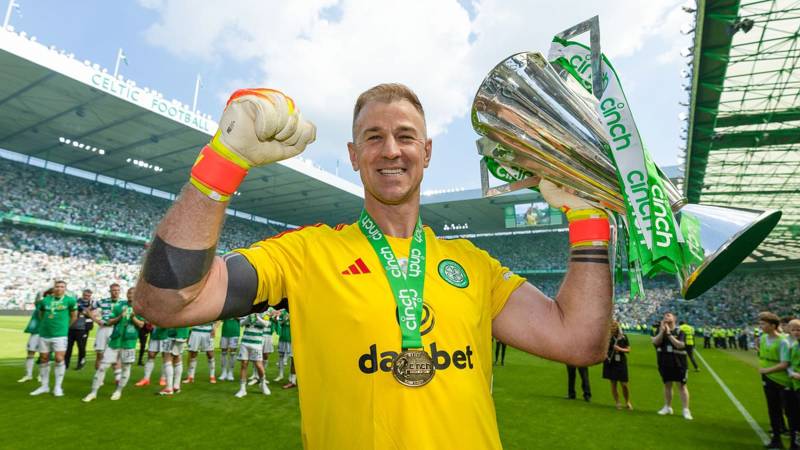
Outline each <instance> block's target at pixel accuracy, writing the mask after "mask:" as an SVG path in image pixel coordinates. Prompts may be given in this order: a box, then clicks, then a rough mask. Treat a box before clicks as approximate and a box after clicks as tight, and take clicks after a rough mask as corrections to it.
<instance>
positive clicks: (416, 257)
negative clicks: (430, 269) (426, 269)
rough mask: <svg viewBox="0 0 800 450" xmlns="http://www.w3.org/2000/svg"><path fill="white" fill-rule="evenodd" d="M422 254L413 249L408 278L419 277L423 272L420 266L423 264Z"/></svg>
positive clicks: (409, 260) (409, 259)
mask: <svg viewBox="0 0 800 450" xmlns="http://www.w3.org/2000/svg"><path fill="white" fill-rule="evenodd" d="M422 258H424V256H422V252H421V251H420V250H419V249H418V248H412V249H411V254H410V255H408V271H407V272H408V276H410V277H418V276H419V274H420V271H421V268H420V264H422Z"/></svg>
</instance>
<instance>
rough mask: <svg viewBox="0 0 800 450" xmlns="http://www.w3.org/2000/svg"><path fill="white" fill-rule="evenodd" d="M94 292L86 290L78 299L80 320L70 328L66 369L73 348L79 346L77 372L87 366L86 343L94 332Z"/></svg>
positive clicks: (65, 358) (65, 360)
mask: <svg viewBox="0 0 800 450" xmlns="http://www.w3.org/2000/svg"><path fill="white" fill-rule="evenodd" d="M91 306H92V290H91V289H84V290H83V295H81V298H79V299H78V319H77V320H76V321H75V322H73V324H72V325H70V327H69V334H67V352H66V354H65V355H64V362H65V363H66V368H67V369H69V363H70V360H71V359H72V347H73V345H74V344H76V343H77V344H78V365H77V366H76V367H75V370H80V369H81V368H83V366H84V364H86V341H87V340H88V339H89V332H90V331H91V330H92V325H93V322H92V319H91V312H90V310H91Z"/></svg>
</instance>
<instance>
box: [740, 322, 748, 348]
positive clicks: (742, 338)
mask: <svg viewBox="0 0 800 450" xmlns="http://www.w3.org/2000/svg"><path fill="white" fill-rule="evenodd" d="M748 347H749V344H748V342H747V327H744V328H739V349H740V350H747V348H748Z"/></svg>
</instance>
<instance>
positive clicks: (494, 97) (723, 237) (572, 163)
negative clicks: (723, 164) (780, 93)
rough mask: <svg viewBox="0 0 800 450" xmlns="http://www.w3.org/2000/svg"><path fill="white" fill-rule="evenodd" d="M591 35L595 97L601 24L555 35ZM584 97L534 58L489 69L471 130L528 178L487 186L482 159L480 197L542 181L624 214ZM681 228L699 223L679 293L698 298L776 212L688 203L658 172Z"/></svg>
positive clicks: (481, 147) (589, 98) (602, 138)
mask: <svg viewBox="0 0 800 450" xmlns="http://www.w3.org/2000/svg"><path fill="white" fill-rule="evenodd" d="M585 31H590V36H591V40H590V41H591V56H592V61H591V65H592V74H593V76H592V83H593V85H594V89H593V92H595V93H599V92H600V90H601V86H600V85H599V84H600V81H601V80H600V76H598V74H599V73H600V64H601V58H600V48H599V22H598V20H597V17H594V18H592V19H590V20H588V21H586V22H583V23H581V24H578V25H576V26H575V27H572V28H570V29H568V30H566V31H564V32H563V33H561V34H559V37H561V38H563V39H569V38H571V37H573V36H575V35H576V34H580V33H582V32H585ZM597 102H598V99H597V98H595V97H594V96H593V95H592V94H590V93H589V92H588V91H587V90H586V89H584V88H583V86H581V85H580V84H579V82H578V81H577V80H575V79H574V78H573V77H572V76H571V75H570V74H569V73H567V72H566V70H564V69H563V68H561V67H558V66H554V65H551V64H550V63H549V62H548V60H547V58H545V57H544V56H543V55H542V54H540V53H534V52H529V53H518V54H515V55H512V56H510V57H508V58H506V59H505V60H504V61H502V62H501V63H500V64H498V65H497V66H495V68H494V69H492V71H491V72H489V74H488V75H487V76H486V78H485V79H484V80H483V82H482V83H481V85H480V88H479V89H478V92H477V94H476V95H475V99H474V101H473V104H472V125H473V127H474V128H475V130H476V131H477V132H478V133H479V134H480V135H482V136H484V137H483V138H481V139H479V140H478V152H479V154H481V155H483V156H488V157H490V158H492V159H494V160H495V161H496V162H498V163H500V164H501V165H502V166H505V169H506V170H509V171H511V172H515V173H517V174H519V173H526V172H527V173H532V175H531V176H529V177H527V178H522V177H520V178H519V179H517V181H514V182H512V183H509V184H505V185H502V186H497V187H491V186H489V175H488V172H487V167H486V162H485V160H483V161H481V184H482V189H483V195H484V196H494V195H498V194H502V193H505V192H511V191H514V190H518V189H522V188H528V187H535V186H537V185H538V183H539V181H540V180H541V178H546V179H548V180H551V181H553V182H554V183H556V184H558V185H560V186H562V187H563V188H565V189H566V190H567V191H569V192H571V193H573V194H575V195H578V196H580V197H581V198H583V199H585V200H587V201H588V202H589V203H591V204H592V205H594V206H596V207H599V208H603V209H605V210H608V211H611V212H616V213H619V214H620V215H621V216H622V217H624V216H625V210H626V207H625V199H624V197H623V194H622V192H623V189H622V187H621V186H620V184H619V182H618V179H617V173H616V169H615V167H614V164H613V162H612V160H611V159H610V157H609V156H608V155H607V154H606V150H604V149H605V148H607V147H608V145H607V144H608V137H607V135H606V132H605V130H604V129H603V126H602V123H601V118H600V117H599V116H598V114H597V112H596V110H595V106H594V105H596V104H597ZM659 174H660V176H661V179H662V181H663V184H664V187H665V190H666V193H667V196H668V198H669V200H670V204H671V205H672V211H673V213H675V215H676V218H677V220H678V221H679V222H682V221H683V220H684V219H686V218H687V217H688V216H691V217H692V220H696V221H697V222H699V228H700V232H699V245H700V247H702V252H703V256H702V258H701V260H697V262H696V263H693V264H689V265H687V266H686V267H685V268H684V269H683V271H682V273H679V274H678V279H679V281H680V285H681V295H682V296H683V297H684V298H686V299H691V298H695V297H697V296H698V295H700V294H702V293H703V292H705V291H706V290H708V289H709V288H711V287H712V286H714V285H715V284H716V283H717V282H719V281H720V280H721V279H722V278H724V277H725V276H726V275H727V274H728V273H730V272H731V271H732V270H733V269H734V268H736V266H737V265H739V263H741V262H742V261H743V260H744V259H745V258H746V257H747V256H748V255H749V254H750V253H751V252H752V251H753V250H755V248H756V247H758V245H759V244H760V243H761V242H762V241H763V240H764V239H765V238H766V237H767V235H768V234H769V233H770V231H772V229H773V228H774V227H775V225H776V224H777V223H778V221H779V220H780V217H781V212H780V211H775V210H769V211H758V210H752V209H744V208H730V207H720V206H711V205H700V204H690V203H688V202H687V200H686V198H685V197H684V196H683V195H682V194H681V193H680V191H679V190H678V189H677V188H676V187H675V186H674V185H673V184H672V182H671V181H670V180H669V178H668V177H667V176H665V175H664V174H663V172H662V171H661V170H660V169H659Z"/></svg>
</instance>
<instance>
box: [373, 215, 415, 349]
mask: <svg viewBox="0 0 800 450" xmlns="http://www.w3.org/2000/svg"><path fill="white" fill-rule="evenodd" d="M358 226H359V228H360V229H361V232H362V233H363V234H364V237H366V238H367V241H368V242H369V243H370V245H371V246H372V248H373V250H375V254H376V255H377V256H378V259H379V260H380V261H381V264H383V270H384V273H385V274H386V279H387V280H389V287H390V288H391V289H392V294H393V295H394V301H395V303H397V318H398V321H399V322H400V331H401V332H402V348H403V350H406V349H410V348H422V335H421V334H420V325H421V324H422V292H423V290H424V288H425V250H426V247H425V231H424V230H423V229H422V219H421V218H419V217H417V224H416V225H415V226H414V234H413V235H412V238H411V248H410V249H409V251H408V265H407V268H406V270H405V271H403V270H402V269H401V268H400V264H399V262H398V260H397V257H395V255H394V252H393V251H392V247H391V246H390V245H389V241H387V240H386V236H384V235H383V232H382V231H381V229H380V227H379V226H378V224H377V223H375V221H374V220H373V219H372V216H370V215H369V213H368V212H367V210H366V209H363V210H361V217H359V219H358Z"/></svg>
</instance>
